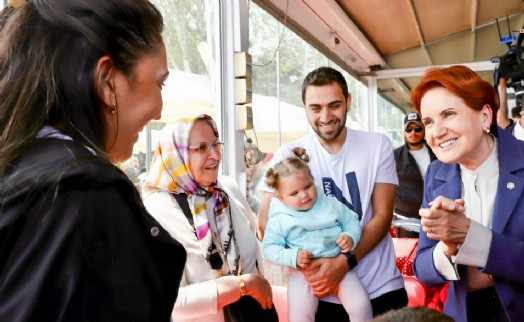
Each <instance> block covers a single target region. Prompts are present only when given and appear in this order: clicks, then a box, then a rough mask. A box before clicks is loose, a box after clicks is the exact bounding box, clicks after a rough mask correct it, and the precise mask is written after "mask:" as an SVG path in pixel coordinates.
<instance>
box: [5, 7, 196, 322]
mask: <svg viewBox="0 0 524 322" xmlns="http://www.w3.org/2000/svg"><path fill="white" fill-rule="evenodd" d="M2 17H3V18H2V19H3V20H2V22H1V24H0V25H1V26H2V29H1V31H0V44H1V45H0V97H2V99H1V100H0V133H1V135H0V245H1V246H0V258H1V260H0V303H1V304H0V321H9V322H22V321H75V322H76V321H165V322H167V321H169V319H170V314H171V310H172V308H173V304H174V303H175V300H176V297H177V293H178V285H179V283H180V279H181V277H182V270H183V267H184V262H185V259H186V254H185V251H184V249H183V247H182V246H181V245H180V244H179V243H178V242H176V241H175V240H173V239H172V238H171V237H170V236H169V234H168V233H167V232H166V231H165V230H164V229H163V228H162V227H161V226H160V224H159V223H158V222H157V221H156V220H155V219H153V217H151V216H150V215H149V214H148V213H147V211H145V208H144V205H143V203H142V201H141V199H140V196H139V194H138V192H137V191H136V189H135V188H134V186H133V184H132V183H131V181H129V179H128V178H127V176H126V175H125V174H124V173H123V172H122V171H120V170H119V169H118V168H117V167H116V166H114V165H113V164H112V163H117V162H122V161H124V160H126V159H128V158H129V157H131V154H132V151H133V144H134V142H136V140H137V139H138V132H139V131H140V130H141V129H142V128H143V127H144V126H145V125H146V124H147V123H148V122H149V121H150V120H152V119H158V118H159V117H160V114H161V111H162V97H161V90H162V84H163V83H164V81H165V80H166V78H167V76H168V68H167V59H166V50H165V47H164V43H163V40H162V36H161V33H162V29H163V20H162V16H161V15H160V12H159V11H158V10H157V9H156V8H155V7H154V6H153V5H152V4H151V3H150V2H149V1H146V0H120V1H116V0H115V1H111V0H89V1H88V0H86V1H27V2H25V1H21V2H20V3H19V6H18V7H10V8H7V9H6V11H4V14H2Z"/></svg>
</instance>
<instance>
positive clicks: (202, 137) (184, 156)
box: [144, 115, 272, 322]
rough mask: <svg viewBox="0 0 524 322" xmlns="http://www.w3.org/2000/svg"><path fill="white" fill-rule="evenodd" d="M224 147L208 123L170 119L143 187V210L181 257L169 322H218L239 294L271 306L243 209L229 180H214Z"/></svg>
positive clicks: (200, 118)
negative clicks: (183, 251)
mask: <svg viewBox="0 0 524 322" xmlns="http://www.w3.org/2000/svg"><path fill="white" fill-rule="evenodd" d="M222 145H223V143H222V142H220V140H219V137H218V131H217V128H216V125H215V122H214V121H213V120H212V119H211V117H209V116H207V115H199V116H197V117H195V118H190V119H189V118H188V119H180V120H178V121H176V122H175V123H174V124H173V125H170V126H167V127H165V128H164V129H163V130H162V132H161V133H160V139H159V144H158V147H157V149H156V153H155V156H154V158H153V162H152V165H151V168H150V170H149V173H148V176H147V179H146V182H145V185H144V188H145V197H144V203H145V205H146V207H147V209H148V210H149V212H150V213H151V214H152V215H153V216H154V217H155V218H156V219H157V220H158V221H159V222H160V223H161V225H162V226H163V227H164V228H166V229H167V231H169V233H170V234H171V235H172V236H173V237H174V238H175V239H176V240H178V241H179V242H180V243H182V245H183V246H184V247H185V249H186V251H187V263H186V266H185V269H184V275H183V277H182V282H181V285H180V290H179V297H178V300H177V302H176V304H175V308H174V310H173V315H172V317H173V319H174V320H175V321H199V322H204V321H224V312H223V308H224V306H226V305H228V304H231V303H233V302H236V301H238V300H239V299H240V298H241V296H243V295H249V296H251V297H253V298H254V299H256V301H258V302H259V303H260V305H261V306H262V307H263V308H270V307H272V293H271V287H270V285H269V283H268V282H267V281H266V280H265V279H264V278H263V277H262V276H261V275H259V274H258V268H259V266H261V263H262V258H261V253H260V250H259V248H258V244H257V239H256V237H255V233H254V231H255V230H254V229H255V226H254V218H253V215H252V213H251V210H250V208H249V205H248V204H247V201H246V200H245V198H244V196H243V194H242V193H241V192H240V190H239V189H238V187H237V186H236V185H235V184H234V182H233V181H232V180H231V179H228V178H226V177H221V178H220V181H218V172H219V165H220V161H221V159H222V154H221V151H222ZM184 208H185V209H186V210H185V211H184ZM188 212H189V214H188Z"/></svg>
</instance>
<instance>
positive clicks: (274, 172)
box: [266, 147, 313, 190]
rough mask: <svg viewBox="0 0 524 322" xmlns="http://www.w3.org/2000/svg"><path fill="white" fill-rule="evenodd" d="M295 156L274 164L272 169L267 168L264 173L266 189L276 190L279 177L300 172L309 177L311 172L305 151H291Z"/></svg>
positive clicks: (297, 149) (296, 149) (299, 148)
mask: <svg viewBox="0 0 524 322" xmlns="http://www.w3.org/2000/svg"><path fill="white" fill-rule="evenodd" d="M293 153H294V154H295V156H293V157H289V158H287V159H285V160H282V161H280V162H279V163H277V164H275V165H274V166H273V168H269V169H268V170H267V172H266V184H267V186H268V187H270V188H273V189H275V190H278V183H279V178H280V177H287V176H289V175H292V174H295V173H297V172H300V171H304V170H307V173H308V175H309V176H310V177H311V178H313V175H311V170H310V169H309V166H308V165H307V163H308V162H309V156H308V155H307V154H306V149H304V148H301V147H296V148H294V149H293Z"/></svg>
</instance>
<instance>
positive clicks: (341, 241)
mask: <svg viewBox="0 0 524 322" xmlns="http://www.w3.org/2000/svg"><path fill="white" fill-rule="evenodd" d="M337 245H338V247H340V248H341V249H342V253H349V251H350V250H351V248H353V238H351V237H349V236H348V235H346V234H340V236H338V238H337Z"/></svg>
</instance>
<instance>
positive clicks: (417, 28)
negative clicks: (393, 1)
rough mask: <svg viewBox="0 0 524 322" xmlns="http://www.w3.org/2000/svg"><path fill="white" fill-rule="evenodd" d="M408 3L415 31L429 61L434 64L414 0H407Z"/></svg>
mask: <svg viewBox="0 0 524 322" xmlns="http://www.w3.org/2000/svg"><path fill="white" fill-rule="evenodd" d="M405 1H406V4H407V6H408V8H409V14H410V16H411V21H412V23H413V26H414V27H415V31H416V32H417V36H418V41H419V43H420V47H421V48H422V49H423V50H424V52H425V53H426V56H427V58H428V61H429V62H430V63H431V64H433V59H431V55H430V54H429V51H428V48H427V47H426V41H425V39H424V35H423V34H422V28H421V27H420V22H419V19H418V15H417V12H416V11H415V6H414V5H413V0H405Z"/></svg>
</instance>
